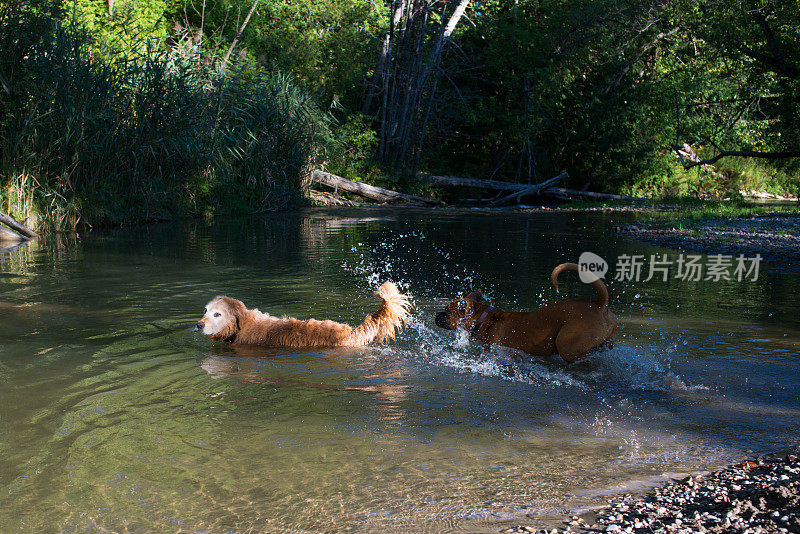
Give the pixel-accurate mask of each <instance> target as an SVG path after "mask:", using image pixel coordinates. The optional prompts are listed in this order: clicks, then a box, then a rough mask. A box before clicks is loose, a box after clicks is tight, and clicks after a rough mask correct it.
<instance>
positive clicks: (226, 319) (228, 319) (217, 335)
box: [194, 297, 247, 339]
mask: <svg viewBox="0 0 800 534" xmlns="http://www.w3.org/2000/svg"><path fill="white" fill-rule="evenodd" d="M246 313H247V308H245V306H244V304H242V302H241V301H239V300H236V299H232V298H230V297H217V298H215V299H213V300H212V301H211V302H209V303H208V305H206V312H205V314H204V315H203V318H202V319H200V320H199V321H197V324H196V325H195V327H194V330H195V332H200V333H201V334H205V335H207V336H211V339H230V338H231V337H233V336H235V335H236V333H237V332H239V328H240V326H239V325H240V322H241V321H242V319H244V316H245V314H246Z"/></svg>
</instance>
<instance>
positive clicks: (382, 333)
mask: <svg viewBox="0 0 800 534" xmlns="http://www.w3.org/2000/svg"><path fill="white" fill-rule="evenodd" d="M375 295H376V296H377V297H380V298H381V299H382V301H383V302H382V303H381V307H380V308H379V309H378V311H376V312H375V313H372V314H370V315H367V317H366V318H365V319H364V322H363V323H361V324H360V325H359V326H358V327H356V328H353V327H352V326H350V325H346V324H342V323H337V322H334V321H317V320H316V319H308V320H305V321H301V320H299V319H294V318H291V317H289V318H286V317H284V318H280V319H279V318H277V317H272V316H270V315H269V314H267V313H262V312H260V311H258V310H248V309H247V308H246V307H245V305H244V304H242V302H241V301H239V300H236V299H233V298H230V297H217V298H215V299H214V300H212V301H211V302H209V303H208V306H206V312H205V315H203V318H202V319H200V320H199V321H198V322H197V325H195V328H194V329H195V331H196V332H200V333H202V334H205V335H207V336H210V337H211V339H213V340H216V341H227V342H228V343H231V344H234V345H261V346H264V347H352V346H356V345H366V344H367V343H371V342H372V341H373V340H375V339H377V340H378V342H383V340H384V339H393V338H394V335H395V330H397V329H399V328H400V327H401V326H402V323H403V319H405V317H406V316H407V315H408V308H409V306H410V303H409V301H408V297H406V296H405V295H403V294H401V293H400V291H399V290H398V289H397V286H396V285H394V283H392V282H384V283H383V285H382V286H381V287H380V288H378V291H376V292H375Z"/></svg>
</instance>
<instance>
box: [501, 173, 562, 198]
mask: <svg viewBox="0 0 800 534" xmlns="http://www.w3.org/2000/svg"><path fill="white" fill-rule="evenodd" d="M567 176H569V175H568V174H567V173H566V172H562V173H561V174H559V175H558V176H554V177H553V178H550V179H549V180H545V181H544V182H542V183H540V184H536V185H531V186H528V187H526V188H525V189H522V190H520V191H516V192H514V193H511V194H510V195H508V196H505V197H502V198H499V199H497V200H495V201H494V202H492V203H491V205H492V206H499V205H502V204H506V203H508V202H512V201H516V202H517V203H519V201H520V200H522V197H526V196H530V195H539V194H541V193H543V192H545V191H546V190H549V189H551V188H552V187H553V185H554V184H555V183H556V182H560V181H561V180H563V179H564V178H566V177H567Z"/></svg>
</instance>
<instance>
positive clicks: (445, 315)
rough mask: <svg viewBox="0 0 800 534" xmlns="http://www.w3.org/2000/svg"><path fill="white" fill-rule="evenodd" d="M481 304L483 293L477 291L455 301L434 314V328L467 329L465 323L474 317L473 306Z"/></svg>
mask: <svg viewBox="0 0 800 534" xmlns="http://www.w3.org/2000/svg"><path fill="white" fill-rule="evenodd" d="M480 302H483V292H482V291H481V290H480V289H479V290H478V291H473V292H472V293H469V294H468V295H465V296H464V297H462V298H460V299H456V300H454V301H453V302H451V303H450V304H448V305H447V307H446V308H445V309H444V311H442V312H439V313H437V314H436V326H438V327H439V328H446V329H448V330H455V329H456V328H463V329H465V330H466V329H467V321H468V320H469V319H470V318H471V317H473V316H474V315H475V305H476V304H478V303H480Z"/></svg>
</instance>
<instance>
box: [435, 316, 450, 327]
mask: <svg viewBox="0 0 800 534" xmlns="http://www.w3.org/2000/svg"><path fill="white" fill-rule="evenodd" d="M435 322H436V326H438V327H439V328H450V326H449V325H448V324H447V314H446V313H445V312H439V313H437V314H436V321H435Z"/></svg>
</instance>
